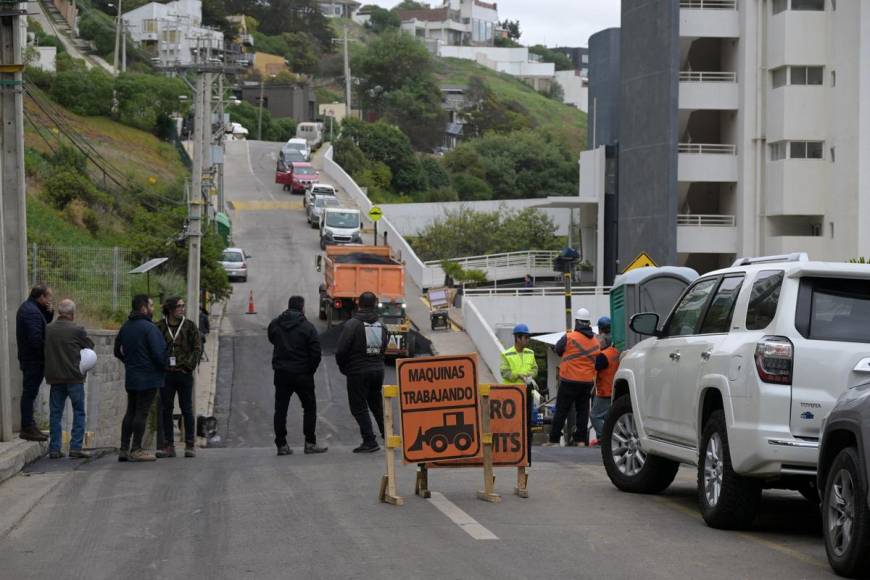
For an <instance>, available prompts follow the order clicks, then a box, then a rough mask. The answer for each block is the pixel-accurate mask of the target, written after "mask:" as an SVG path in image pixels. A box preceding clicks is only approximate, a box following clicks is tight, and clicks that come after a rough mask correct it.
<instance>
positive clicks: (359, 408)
mask: <svg viewBox="0 0 870 580" xmlns="http://www.w3.org/2000/svg"><path fill="white" fill-rule="evenodd" d="M383 386H384V371H382V370H380V371H373V372H367V373H359V374H353V375H347V402H348V403H349V404H350V414H351V415H353V418H354V419H356V422H357V424H359V432H360V435H362V439H363V443H377V440H376V439H375V433H374V431H373V430H372V420H371V417H370V416H369V411H371V413H372V415H374V416H375V421H376V422H377V424H378V429H380V430H381V437H383V436H384V401H383V399H382V398H381V391H382V389H383Z"/></svg>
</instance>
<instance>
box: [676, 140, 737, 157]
mask: <svg viewBox="0 0 870 580" xmlns="http://www.w3.org/2000/svg"><path fill="white" fill-rule="evenodd" d="M677 152H678V153H693V154H701V153H703V154H712V155H737V145H729V144H724V143H679V144H678V145H677Z"/></svg>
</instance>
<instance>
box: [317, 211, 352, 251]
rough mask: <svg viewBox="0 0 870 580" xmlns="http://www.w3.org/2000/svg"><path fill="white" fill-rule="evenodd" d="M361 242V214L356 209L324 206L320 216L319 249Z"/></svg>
mask: <svg viewBox="0 0 870 580" xmlns="http://www.w3.org/2000/svg"><path fill="white" fill-rule="evenodd" d="M361 243H362V214H361V213H360V211H359V210H358V209H348V208H343V207H328V208H324V210H323V213H322V214H321V216H320V249H321V250H325V249H326V246H332V245H342V244H361Z"/></svg>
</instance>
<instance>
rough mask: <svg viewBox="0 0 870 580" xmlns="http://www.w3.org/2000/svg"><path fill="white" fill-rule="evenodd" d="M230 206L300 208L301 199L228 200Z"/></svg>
mask: <svg viewBox="0 0 870 580" xmlns="http://www.w3.org/2000/svg"><path fill="white" fill-rule="evenodd" d="M227 204H228V205H229V206H230V208H232V209H234V210H236V211H274V210H277V209H286V210H294V209H302V202H301V201H286V200H282V201H271V200H263V201H228V202H227Z"/></svg>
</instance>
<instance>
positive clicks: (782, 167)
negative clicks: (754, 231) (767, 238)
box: [765, 159, 830, 216]
mask: <svg viewBox="0 0 870 580" xmlns="http://www.w3.org/2000/svg"><path fill="white" fill-rule="evenodd" d="M829 166H830V164H829V163H828V162H827V161H825V160H824V159H782V160H779V161H771V162H769V163H768V164H767V172H766V173H767V175H766V177H767V179H766V183H765V208H766V211H765V213H766V214H767V215H768V216H778V215H824V214H825V213H826V211H825V209H826V208H825V205H826V204H825V199H826V197H827V196H826V194H827V192H828V191H829V186H828V171H829Z"/></svg>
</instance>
